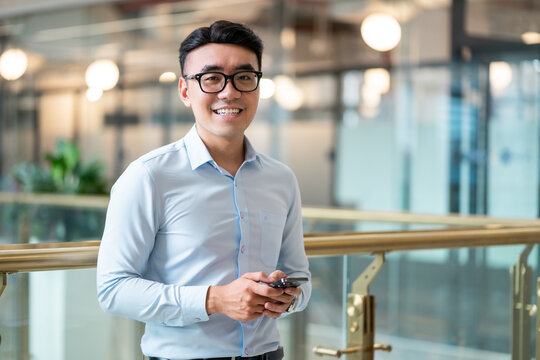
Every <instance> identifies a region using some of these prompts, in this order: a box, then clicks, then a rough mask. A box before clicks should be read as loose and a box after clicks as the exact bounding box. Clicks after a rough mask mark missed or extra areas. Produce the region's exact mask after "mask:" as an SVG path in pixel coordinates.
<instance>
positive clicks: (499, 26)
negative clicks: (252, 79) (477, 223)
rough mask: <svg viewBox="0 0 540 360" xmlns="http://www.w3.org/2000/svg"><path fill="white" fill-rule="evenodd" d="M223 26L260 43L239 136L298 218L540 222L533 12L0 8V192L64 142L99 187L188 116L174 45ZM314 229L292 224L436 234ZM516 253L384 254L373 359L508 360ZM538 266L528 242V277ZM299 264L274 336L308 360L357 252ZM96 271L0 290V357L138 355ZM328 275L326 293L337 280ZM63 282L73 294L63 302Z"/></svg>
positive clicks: (443, 6) (468, 7)
mask: <svg viewBox="0 0 540 360" xmlns="http://www.w3.org/2000/svg"><path fill="white" fill-rule="evenodd" d="M218 19H227V20H230V21H235V22H241V23H245V24H246V25H248V26H249V27H251V28H252V29H253V30H254V31H255V32H256V33H257V34H259V35H260V36H261V38H262V39H263V41H264V45H265V51H264V56H263V69H262V71H263V74H264V75H263V77H264V81H263V82H262V83H261V100H260V103H259V110H258V113H257V115H256V118H255V120H254V122H253V124H252V126H251V127H250V128H249V130H248V132H247V134H248V137H249V138H250V139H251V141H252V143H253V144H254V145H255V147H256V149H257V150H259V151H260V152H263V153H267V154H269V155H271V156H273V157H275V158H277V159H279V160H281V161H283V162H284V163H286V164H287V165H289V166H290V167H291V168H292V169H293V170H294V172H295V173H296V175H297V178H298V181H299V184H300V189H301V193H302V199H303V203H304V205H305V206H316V207H338V208H346V209H354V210H360V211H382V212H407V213H421V214H432V215H444V214H449V213H453V214H461V215H464V216H465V215H481V216H492V217H498V218H516V219H531V220H534V219H536V218H538V217H539V212H540V206H539V204H540V193H539V187H540V178H539V174H540V162H539V154H540V126H539V123H540V20H539V19H540V0H517V1H496V0H291V1H286V0H198V1H195V0H193V1H188V0H178V1H174V0H156V1H151V0H141V1H127V0H124V1H110V0H109V1H105V0H40V1H30V0H4V1H2V2H0V53H1V54H2V55H1V58H0V75H1V76H2V77H1V78H0V149H1V153H0V190H1V191H2V192H4V193H12V192H21V191H23V190H24V189H23V188H21V184H20V183H18V182H17V181H16V180H15V179H14V176H13V175H14V169H15V168H16V167H17V165H18V164H21V163H33V164H39V165H40V166H46V165H47V160H46V159H45V156H44V154H47V153H54V151H55V149H56V146H57V144H58V142H59V141H61V140H64V141H69V142H71V143H73V144H75V145H76V147H77V148H78V149H79V150H80V155H81V161H82V162H87V163H88V162H92V161H98V162H99V163H100V164H103V176H104V178H106V180H107V190H108V188H110V185H111V184H112V183H114V180H115V179H116V178H117V177H118V176H119V174H120V173H121V172H122V171H123V170H124V169H125V168H126V166H127V165H128V164H129V163H130V162H131V161H133V160H134V159H136V158H138V157H139V156H141V155H142V154H144V153H146V152H148V151H149V150H151V149H154V148H156V147H159V146H161V145H164V144H167V143H170V142H173V141H176V140H178V139H179V138H181V137H182V136H183V135H184V134H185V133H186V132H187V131H188V130H189V129H190V127H191V126H192V124H193V116H192V114H191V112H190V110H189V109H187V108H185V107H184V105H183V104H182V103H181V101H180V99H179V97H178V92H177V84H178V76H179V75H180V74H179V65H178V47H179V44H180V42H181V41H182V40H183V39H184V37H185V36H186V35H187V34H188V33H190V32H191V31H192V30H193V29H195V28H197V27H199V26H204V25H208V24H209V23H211V22H212V21H214V20H218ZM63 192H64V193H68V194H73V193H75V192H76V191H74V190H73V188H71V190H69V189H68V190H65V191H63ZM7 206H8V205H7V204H3V205H2V209H3V215H2V216H3V217H2V226H3V228H2V229H1V230H0V236H1V238H0V244H11V243H17V242H18V241H19V240H17V239H19V238H20V237H19V235H12V234H19V233H18V232H19V231H20V227H18V226H16V225H13V226H12V224H13V221H15V220H13V219H15V218H16V219H19V217H18V216H19V215H17V214H15V215H14V214H13V209H11V210H9V209H7ZM27 210H28V209H27ZM21 211H22V210H21ZM41 211H43V208H41ZM104 211H105V210H104V209H101V210H99V211H98V210H92V211H89V212H88V213H82V214H80V219H78V220H73V221H74V222H72V223H70V224H71V225H70V226H73V225H72V224H74V223H76V224H84V226H88V225H89V223H92V224H94V225H95V226H94V228H93V229H90V230H88V232H86V233H84V235H80V236H79V237H76V238H75V239H69V240H70V241H71V240H88V239H99V237H100V236H101V234H100V231H101V230H102V227H101V226H102V220H103V219H102V218H103V214H104ZM96 213H97V215H96ZM88 214H91V215H92V217H91V219H93V220H89V219H90V218H89V217H88ZM94 215H96V216H94ZM96 219H97V220H96ZM41 220H43V219H41ZM17 221H18V220H17ZM10 224H11V225H10ZM310 224H311V223H310V222H309V221H306V228H305V230H306V232H332V231H364V232H370V231H372V232H375V231H407V230H415V229H441V228H445V227H446V225H444V224H442V225H430V226H426V225H425V224H424V225H422V224H414V223H412V224H411V223H410V224H406V225H404V224H402V223H397V222H392V221H388V222H371V221H361V222H356V223H349V224H344V223H341V222H331V221H327V222H326V223H324V222H319V223H317V224H316V225H313V226H311V225H310ZM66 226H67V225H65V224H64V225H63V227H61V228H60V230H59V228H58V226H57V225H55V227H54V229H53V230H50V229H49V230H50V231H49V232H47V233H46V234H47V235H46V236H45V237H46V239H45V240H46V241H49V240H50V239H51V237H53V238H54V237H56V238H55V240H62V239H61V238H62V236H64V235H65V233H66V231H67V230H66ZM80 226H83V225H80ZM30 238H31V239H32V241H34V242H40V241H43V239H40V238H39V236H34V237H30ZM64 240H65V239H64ZM522 250H523V246H492V247H483V248H474V249H471V248H460V249H455V250H447V249H438V250H423V251H411V252H396V253H390V254H389V255H388V256H387V264H386V265H385V267H384V268H383V270H382V271H381V274H380V275H379V277H378V278H377V279H376V280H375V281H374V283H373V286H372V292H373V293H375V294H376V295H377V297H378V304H379V305H378V307H377V315H378V323H377V331H378V332H377V336H379V337H381V339H382V340H383V341H387V342H391V343H394V352H393V353H389V354H386V353H381V354H377V358H380V359H413V358H414V359H420V360H421V359H508V358H509V354H510V353H511V351H512V341H513V340H512V336H513V335H514V334H513V333H512V331H513V330H512V329H511V323H512V320H511V311H510V308H511V305H510V302H511V290H510V277H509V275H508V271H509V269H510V267H511V266H512V265H513V264H514V263H515V262H516V259H517V257H518V256H519V254H520V253H521V251H522ZM539 256H540V255H539V254H538V252H537V250H536V248H533V249H532V251H531V253H530V256H529V257H530V262H531V264H530V266H532V268H533V273H534V277H537V276H539V275H540V270H539V269H538V263H539ZM310 261H311V262H312V271H313V274H314V286H315V287H316V290H315V292H314V297H313V300H312V304H311V305H310V309H309V310H308V311H306V313H305V314H303V315H302V318H301V319H300V315H299V320H297V322H294V321H292V320H291V321H290V323H287V324H286V325H283V331H282V332H283V333H284V334H289V333H290V332H295V331H299V330H298V328H299V326H300V329H302V330H301V331H303V332H305V334H304V335H303V336H300V337H297V338H298V339H299V343H300V344H301V345H300V348H299V349H296V348H295V350H294V351H295V354H296V355H295V356H293V357H289V359H290V360H293V359H295V360H301V359H303V358H305V359H311V358H317V356H316V355H314V354H313V353H312V351H311V348H312V347H313V346H314V345H324V344H322V343H323V342H325V341H326V342H327V344H326V345H328V346H334V347H340V346H341V347H343V345H344V344H343V326H344V325H343V322H344V321H345V320H344V318H343V315H342V312H343V301H344V300H343V296H344V295H343V293H342V292H343V291H342V287H343V286H345V285H344V284H345V283H347V282H348V281H349V280H347V279H348V276H349V275H347V274H345V272H347V271H353V270H352V269H356V270H354V271H356V273H358V272H359V271H361V270H359V269H361V268H362V267H364V266H366V265H367V264H369V262H370V261H371V258H370V257H369V256H367V255H354V256H353V255H351V256H344V257H313V258H311V260H310ZM336 269H337V270H336ZM93 271H94V270H73V271H66V272H54V271H52V272H43V273H36V274H33V273H31V274H25V275H22V274H21V275H17V277H16V276H15V275H10V278H11V277H13V278H12V280H10V281H12V282H13V284H15V285H13V286H11V287H10V286H9V285H8V288H7V290H6V293H5V294H4V295H3V296H2V297H1V298H0V334H2V340H3V341H2V344H1V345H0V358H2V359H39V360H45V359H49V358H51V359H53V358H54V359H60V358H62V359H75V358H77V359H86V357H84V356H85V354H86V355H88V356H89V357H88V358H102V359H105V358H107V359H109V358H110V359H124V358H126V359H127V358H129V357H130V356H133V354H134V353H135V352H136V350H133V349H135V348H137V346H138V345H137V342H138V340H137V336H138V334H140V327H138V326H136V325H133V324H131V323H127V322H125V321H124V320H121V319H110V318H108V317H106V316H105V315H102V314H100V313H99V309H98V308H97V305H96V304H95V299H94V290H95V289H94V288H92V286H94V285H93V282H92V281H93V276H94V275H93ZM354 271H353V272H354ZM77 272H82V273H77ZM334 272H336V273H338V277H339V278H340V279H341V280H340V281H337V282H332V280H331V279H332V277H331V276H330V275H331V273H334ZM350 276H351V277H354V276H355V275H350ZM32 278H33V279H32ZM53 278H54V279H56V278H61V279H60V280H58V282H57V283H56V282H55V284H59V285H57V286H58V288H59V289H63V290H61V295H59V294H58V292H54V294H50V297H48V296H45V295H42V296H38V297H36V295H35V294H37V293H39V294H43V293H45V294H48V293H49V292H52V291H53V290H54V289H52V288H51V286H47V285H46V284H47V283H48V282H49V281H51V280H50V279H53ZM81 279H84V281H83V280H81ZM328 281H330V283H328ZM17 284H18V285H17ZM66 284H71V285H70V286H72V287H74V288H75V289H78V290H75V293H76V294H78V297H77V299H76V300H74V296H73V293H71V291H68V290H66V289H68V287H67V285H66ZM78 284H85V286H82V285H78ZM19 287H20V289H23V290H18V289H19ZM24 289H26V290H24ZM57 290H58V289H57ZM21 291H22V292H23V293H24V294H25V295H24V296H25V299H27V300H26V303H22V304H21V303H20V298H21V296H22V295H21V294H20V292H21ZM25 291H26V292H25ZM58 291H60V290H58ZM68 293H69V294H71V295H69V294H68ZM532 293H533V295H532V297H533V298H532V301H533V302H534V301H536V294H535V291H532ZM29 294H30V295H29ZM32 294H34V295H33V296H34V298H32V296H31V295H32ZM83 294H85V295H83ZM345 296H346V295H345ZM56 298H61V299H62V301H61V302H58V301H56V300H53V299H56ZM46 299H49V300H46ZM70 302H71V303H79V304H87V305H85V306H87V308H91V309H94V310H91V311H90V310H89V312H88V313H87V314H86V315H84V316H85V320H84V321H88V322H89V325H88V326H86V325H84V324H86V323H85V322H84V321H83V320H77V321H80V323H81V325H80V326H76V327H75V329H76V330H77V331H79V330H80V331H81V332H80V334H79V333H78V332H77V331H75V330H73V322H72V321H70V320H69V318H68V315H69V314H72V315H74V314H76V313H80V312H81V309H80V308H81V307H83V308H84V307H85V306H82V305H81V306H79V307H77V309H75V306H73V308H72V307H71V306H72V305H70V304H69V303H70ZM40 306H41V307H40ZM43 308H46V309H49V310H50V311H40V310H39V309H43ZM10 309H11V310H10ZM36 309H37V310H36ZM66 309H67V310H69V311H67V310H66ZM59 314H61V315H59ZM55 316H61V317H62V320H61V321H60V322H56V325H54V326H53V327H54V329H52V330H51V334H52V333H54V334H57V335H54V336H53V335H51V336H52V338H54V339H55V340H54V341H51V339H48V338H47V336H46V335H45V333H46V330H45V329H46V327H47V324H49V323H50V322H51V321H55V320H54V318H55ZM74 316H75V315H74ZM32 319H34V320H32ZM96 319H101V320H100V321H102V322H98V321H97V320H96ZM532 322H534V320H532ZM36 324H37V325H36ZM295 324H296V325H295ZM298 324H300V325H298ZM21 326H22V328H23V329H24V330H22V331H21ZM113 327H116V328H117V329H118V328H120V329H127V330H125V331H123V333H122V335H118V334H117V331H116V330H114V329H113ZM84 328H86V329H87V331H86V332H85V330H84ZM531 328H532V325H531ZM69 329H71V330H69ZM88 329H90V330H88ZM92 329H93V330H92ZM96 329H101V330H99V331H98V330H96ZM58 334H61V335H58ZM534 334H535V331H534V329H533V331H531V335H529V336H530V339H529V340H530V341H529V342H528V343H526V344H527V346H530V347H531V348H532V349H534ZM94 337H95V339H96V340H95V342H93V341H92V340H91V339H92V338H94ZM60 338H61V339H60ZM75 338H76V339H75ZM111 339H121V342H122V344H123V345H121V346H120V345H118V344H119V342H118V341H115V340H111ZM531 339H532V340H531ZM285 343H286V344H288V345H291V344H290V343H289V342H287V341H286V340H285ZM316 343H317V344H316ZM91 344H94V345H91ZM95 344H98V345H95ZM291 346H292V345H291ZM86 347H88V349H87V350H84V351H81V349H86ZM115 347H116V348H121V349H127V350H110V349H111V348H115ZM51 354H53V355H51ZM59 354H60V355H59ZM69 354H78V355H77V357H74V355H69ZM90 356H91V357H90ZM512 359H513V360H514V357H513V358H512Z"/></svg>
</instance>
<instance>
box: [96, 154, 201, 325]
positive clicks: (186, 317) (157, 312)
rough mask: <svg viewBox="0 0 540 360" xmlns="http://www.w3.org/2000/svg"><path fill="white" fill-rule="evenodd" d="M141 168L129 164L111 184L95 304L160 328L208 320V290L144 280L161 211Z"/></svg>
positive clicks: (160, 205)
mask: <svg viewBox="0 0 540 360" xmlns="http://www.w3.org/2000/svg"><path fill="white" fill-rule="evenodd" d="M161 196H162V195H158V194H157V193H156V189H155V184H154V181H153V179H152V177H151V176H150V174H149V173H148V171H147V169H146V168H145V167H144V164H143V163H142V162H140V161H138V162H134V163H133V164H131V165H130V166H129V167H128V169H127V170H126V171H125V172H124V174H122V176H121V177H120V178H119V179H118V181H117V182H116V183H115V185H114V187H113V189H112V192H111V200H110V203H109V207H108V210H107V218H106V224H105V230H104V234H103V238H102V241H101V246H100V249H99V256H98V264H97V287H98V300H99V303H100V305H101V307H102V308H103V309H104V310H105V311H107V312H110V313H112V314H115V315H120V316H125V317H129V318H132V319H135V320H138V321H143V322H153V323H159V324H161V325H170V326H185V325H189V324H192V323H194V322H198V321H205V320H208V315H207V314H206V309H205V299H206V292H207V290H208V286H180V285H178V284H164V283H161V282H158V281H151V280H147V279H144V278H143V274H144V273H145V271H146V267H147V264H148V259H149V256H150V253H151V252H152V249H153V247H154V242H155V239H156V234H157V232H158V229H159V223H160V219H161V215H162V214H161V212H162V209H163V205H162V200H161V199H160V197H161Z"/></svg>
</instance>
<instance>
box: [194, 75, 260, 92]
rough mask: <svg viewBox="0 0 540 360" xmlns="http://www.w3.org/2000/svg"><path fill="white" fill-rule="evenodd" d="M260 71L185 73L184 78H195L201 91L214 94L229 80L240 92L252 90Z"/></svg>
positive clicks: (258, 78) (256, 83)
mask: <svg viewBox="0 0 540 360" xmlns="http://www.w3.org/2000/svg"><path fill="white" fill-rule="evenodd" d="M261 77H262V72H260V71H253V70H244V71H237V72H235V73H234V74H232V75H225V74H224V73H222V72H217V71H209V72H203V73H199V74H194V75H185V76H184V78H185V79H186V80H191V79H196V80H197V81H198V82H199V86H200V88H201V91H202V92H205V93H207V94H216V93H218V92H221V91H223V89H225V86H227V80H231V82H232V85H233V87H234V88H235V89H236V90H237V91H240V92H252V91H255V90H256V89H257V87H258V86H259V80H260V79H261Z"/></svg>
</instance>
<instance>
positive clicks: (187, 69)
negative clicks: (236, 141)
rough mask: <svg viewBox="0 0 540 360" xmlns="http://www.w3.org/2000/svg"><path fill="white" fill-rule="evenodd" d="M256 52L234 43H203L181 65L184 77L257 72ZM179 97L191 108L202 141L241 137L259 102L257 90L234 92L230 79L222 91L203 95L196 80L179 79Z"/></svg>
mask: <svg viewBox="0 0 540 360" xmlns="http://www.w3.org/2000/svg"><path fill="white" fill-rule="evenodd" d="M257 64H258V63H257V56H256V55H255V53H254V52H253V51H251V50H249V49H247V48H245V47H242V46H239V45H233V44H214V43H211V44H206V45H203V46H201V47H198V48H196V49H194V50H192V51H191V52H190V53H189V54H188V55H187V57H186V61H185V63H184V74H185V75H193V74H198V73H201V72H206V71H219V72H223V73H225V74H226V75H231V74H233V73H235V72H237V71H240V70H260V69H258V65H257ZM179 89H180V97H181V99H182V101H183V102H184V104H185V105H186V106H189V107H191V108H192V109H193V114H194V115H195V122H196V124H197V131H198V133H199V136H201V138H202V139H203V140H204V141H216V140H219V139H220V138H234V137H241V138H242V139H243V135H244V131H245V130H246V129H247V127H248V126H249V124H250V123H251V121H252V120H253V117H254V116H255V112H256V111H257V105H258V103H259V89H258V88H257V90H255V91H253V92H240V91H238V90H236V89H235V88H234V87H233V85H232V83H231V80H230V79H229V80H228V81H227V85H226V86H225V88H224V89H223V91H221V92H219V93H216V94H207V93H204V92H203V91H202V90H201V88H200V87H199V84H198V82H197V80H196V79H190V80H186V79H184V78H180V83H179Z"/></svg>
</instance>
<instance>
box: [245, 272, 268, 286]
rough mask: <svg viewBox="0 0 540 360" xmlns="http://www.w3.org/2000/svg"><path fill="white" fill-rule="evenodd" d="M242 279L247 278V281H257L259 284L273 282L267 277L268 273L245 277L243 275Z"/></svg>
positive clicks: (257, 273)
mask: <svg viewBox="0 0 540 360" xmlns="http://www.w3.org/2000/svg"><path fill="white" fill-rule="evenodd" d="M242 277H243V278H245V279H249V280H253V281H256V282H259V281H261V282H265V283H269V282H271V281H270V280H269V279H268V276H267V275H266V273H264V272H262V271H258V272H251V273H245V274H244V275H242Z"/></svg>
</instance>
